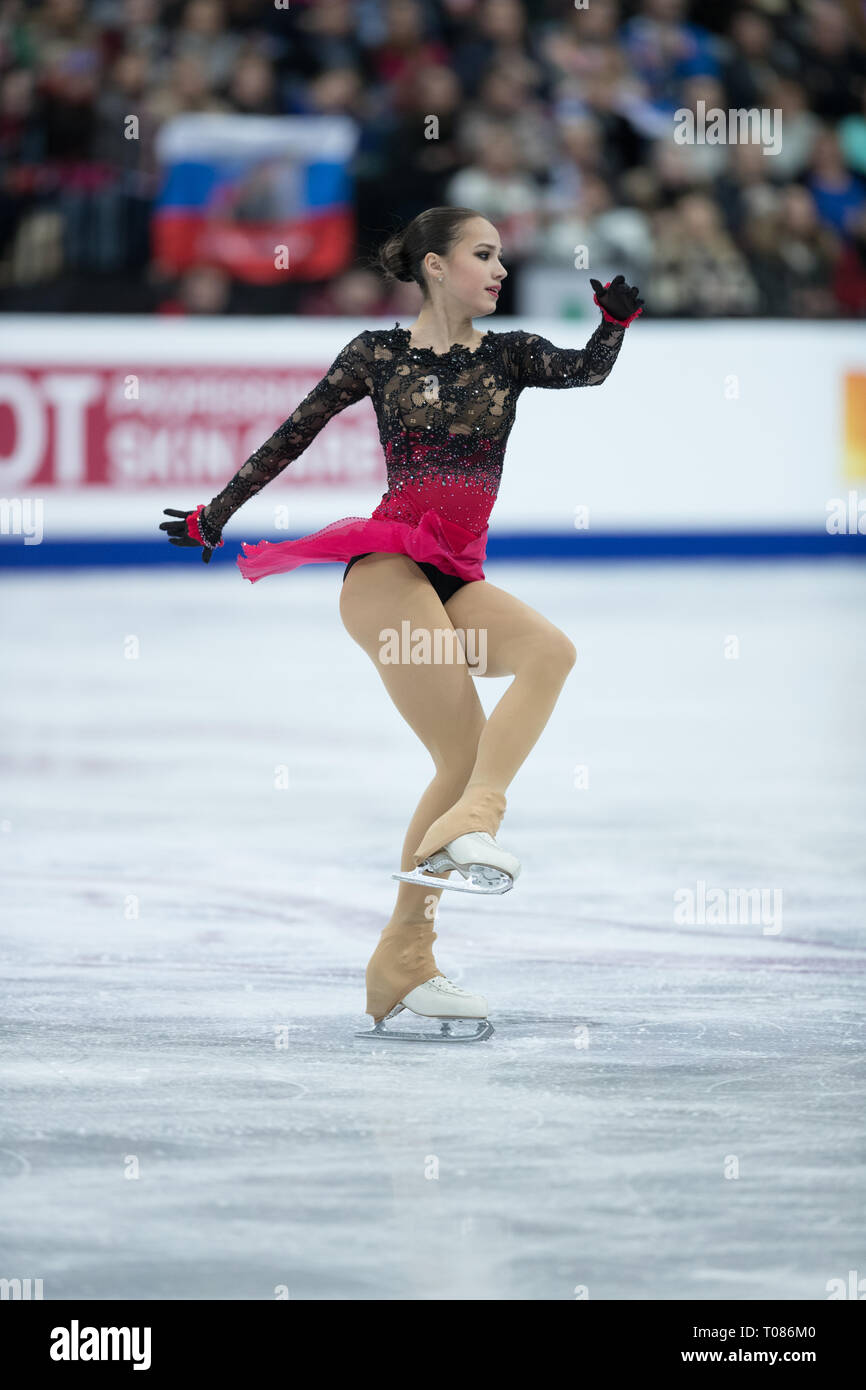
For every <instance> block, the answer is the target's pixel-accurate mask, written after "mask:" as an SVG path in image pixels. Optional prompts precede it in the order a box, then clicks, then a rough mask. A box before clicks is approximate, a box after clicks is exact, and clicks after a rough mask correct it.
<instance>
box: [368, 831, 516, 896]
mask: <svg viewBox="0 0 866 1390" xmlns="http://www.w3.org/2000/svg"><path fill="white" fill-rule="evenodd" d="M451 869H456V870H457V872H458V874H459V875H460V877H459V878H432V877H430V876H429V875H431V874H446V873H448V872H449V870H451ZM519 874H520V860H519V859H518V858H517V856H516V855H514V854H509V852H508V850H507V849H502V847H501V846H500V845H498V844H497V843H496V841H495V840H494V838H493V836H492V835H488V833H487V831H486V830H473V831H470V833H469V834H468V835H458V836H457V838H456V840H449V841H448V844H447V845H443V846H442V849H437V851H436V853H435V854H431V855H430V857H429V859H425V860H424V861H423V862H422V863H421V864H419V865H417V867H416V868H414V869H410V870H408V871H407V872H405V873H399V874H392V875H391V877H392V878H398V879H400V880H401V882H403V883H419V884H420V885H421V886H422V887H423V888H456V889H457V891H458V892H460V893H507V892H508V891H509V889H511V888H513V887H514V884H515V880H516V879H517V877H518V875H519ZM425 875H426V876H425Z"/></svg>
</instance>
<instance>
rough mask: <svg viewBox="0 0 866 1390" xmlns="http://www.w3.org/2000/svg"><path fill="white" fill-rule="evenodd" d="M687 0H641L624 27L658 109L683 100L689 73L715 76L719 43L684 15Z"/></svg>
mask: <svg viewBox="0 0 866 1390" xmlns="http://www.w3.org/2000/svg"><path fill="white" fill-rule="evenodd" d="M686 12H687V0H642V3H641V5H640V9H639V12H638V13H637V14H636V15H635V16H634V18H632V19H630V20H628V21H627V22H626V24H624V25H623V28H622V37H623V42H624V45H625V50H626V53H627V55H628V58H629V61H630V63H631V65H632V67H633V68H634V71H635V72H636V73H637V74H638V76H639V77H641V78H642V79H643V80H644V82H645V83H646V86H647V90H648V94H649V98H650V101H651V102H652V104H653V105H654V106H655V107H656V108H657V109H658V110H659V111H661V112H664V113H668V112H669V113H673V112H674V111H675V110H676V109H677V107H679V106H682V104H683V83H684V82H685V80H686V78H687V77H699V76H704V75H706V76H710V77H717V76H718V75H719V69H720V65H719V60H718V58H717V56H716V52H717V49H718V43H717V41H716V40H715V39H714V37H713V35H712V34H710V33H708V32H707V30H706V29H703V28H701V26H700V25H698V24H691V23H689V21H688V20H687V19H686V18H685V15H686Z"/></svg>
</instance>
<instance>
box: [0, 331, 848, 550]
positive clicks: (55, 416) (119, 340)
mask: <svg viewBox="0 0 866 1390" xmlns="http://www.w3.org/2000/svg"><path fill="white" fill-rule="evenodd" d="M410 322H411V319H408V318H407V319H406V320H405V321H404V322H403V324H402V326H404V327H407V326H408V325H409V323H410ZM392 325H393V320H391V319H389V320H387V321H386V320H355V319H309V318H304V319H296V318H288V319H287V318H279V319H264V320H263V319H260V318H256V319H248V318H243V319H241V318H238V319H207V320H198V319H194V320H188V319H174V318H165V319H153V318H148V319H144V318H141V319H139V318H128V317H116V318H114V317H97V318H88V317H78V316H76V317H69V316H65V315H57V316H55V315H38V316H16V315H7V316H5V318H4V328H5V331H4V333H3V336H2V342H0V499H2V502H3V517H2V536H0V549H2V551H3V553H4V558H5V559H6V561H7V563H29V562H31V561H37V560H47V559H50V557H51V555H52V554H58V555H61V556H66V557H69V556H71V554H72V552H73V551H76V550H78V551H81V550H82V548H83V550H84V553H85V554H86V553H87V552H88V547H89V548H90V550H91V551H92V552H93V554H94V555H96V552H97V551H99V550H100V546H101V555H100V558H101V560H107V561H108V562H109V563H111V562H112V560H111V558H110V557H111V556H114V558H115V559H116V560H117V561H118V562H123V561H124V559H125V560H126V562H129V561H130V560H132V561H133V562H138V561H139V560H142V561H146V560H148V559H149V558H153V559H155V558H157V557H156V555H155V554H154V555H153V556H151V555H150V554H149V552H150V551H156V549H161V551H163V552H165V551H168V552H169V554H171V550H170V548H169V547H167V546H165V543H164V537H163V536H162V535H161V533H160V532H159V530H158V524H159V522H160V521H161V520H162V519H163V518H162V508H163V507H170V506H176V507H184V508H186V507H192V506H195V505H196V504H197V503H199V502H202V501H207V500H209V499H210V497H212V496H213V495H214V493H215V492H217V491H219V489H220V488H221V487H222V486H223V485H224V484H225V483H226V482H227V481H228V480H229V478H231V477H232V476H233V474H234V473H235V472H236V470H237V469H238V468H239V467H240V466H241V464H242V463H243V462H244V460H245V459H246V458H247V457H248V456H249V454H250V453H251V452H252V451H253V450H254V449H255V448H256V447H258V445H259V444H260V443H262V442H263V440H264V439H265V438H267V436H268V434H269V433H271V431H272V430H273V429H274V428H275V427H276V426H277V425H278V424H279V423H281V421H282V420H283V419H285V418H287V417H288V416H289V415H290V414H291V413H292V411H293V410H294V409H295V407H296V405H297V404H298V402H299V401H300V400H301V399H302V398H303V396H304V395H305V394H306V392H307V391H308V390H309V389H310V387H311V386H312V385H314V384H315V382H316V381H317V380H318V379H319V378H320V376H321V375H322V374H323V373H324V371H325V370H326V368H327V367H328V366H329V365H330V363H331V362H332V361H333V359H334V357H335V356H336V354H337V352H338V351H339V350H340V348H341V347H342V346H343V345H344V344H345V343H347V342H348V341H349V340H350V339H351V338H352V337H354V336H355V334H356V333H358V332H360V331H361V330H362V329H364V328H371V327H372V328H376V327H391V326H392ZM478 326H479V327H481V328H484V327H486V328H489V329H490V330H492V331H494V332H497V331H500V332H501V331H506V330H508V329H512V328H518V327H519V328H525V329H528V330H531V331H534V332H538V333H541V334H542V335H543V336H545V337H547V338H549V339H550V340H551V341H552V342H554V343H555V344H557V345H558V346H562V347H573V348H580V347H582V346H583V344H584V343H585V342H586V340H587V338H588V337H589V335H590V333H591V332H592V330H593V328H594V326H595V320H594V319H593V320H589V319H587V320H581V321H575V322H570V321H561V320H550V319H545V320H533V321H529V320H525V319H517V318H508V319H506V318H502V319H497V320H490V321H488V322H487V323H486V324H485V323H482V322H481V321H480V320H479V324H478ZM386 486H387V483H386V477H385V465H384V458H383V456H382V451H381V446H380V444H379V441H378V435H377V430H376V423H375V418H374V415H373V410H372V405H371V403H370V402H369V400H365V401H362V402H360V403H358V404H357V405H355V406H352V407H350V409H349V410H347V411H345V412H343V413H342V414H341V415H340V416H337V417H335V419H334V420H332V421H331V422H330V423H329V424H328V425H327V426H326V427H325V429H324V430H323V431H322V433H321V434H320V435H319V437H318V438H317V439H316V440H315V441H314V443H313V445H311V447H310V449H309V450H307V452H306V453H305V454H304V455H303V456H302V457H301V458H300V459H298V460H296V461H295V462H293V463H292V464H290V465H289V467H288V468H287V469H286V470H285V472H284V474H283V475H281V477H280V478H279V479H277V480H276V481H275V482H274V483H273V484H271V485H270V486H269V487H268V488H266V489H265V490H264V491H263V492H262V494H260V495H259V496H258V497H256V498H255V499H252V500H251V501H250V502H249V503H247V504H246V505H245V506H244V508H243V509H242V511H241V512H239V513H238V514H237V516H236V517H234V518H233V519H232V521H231V522H230V523H229V526H228V527H227V529H226V540H227V546H226V550H229V549H230V548H231V551H232V555H234V554H235V553H236V550H235V549H234V547H235V546H236V545H238V544H239V542H240V541H241V540H248V541H255V540H258V539H260V538H261V537H262V536H270V537H272V538H275V539H285V538H286V537H287V536H290V535H303V534H305V533H307V532H309V531H313V530H316V529H318V528H319V527H320V526H323V525H326V524H327V523H328V522H329V521H333V520H335V519H337V518H339V517H342V516H351V515H360V516H366V515H369V513H370V512H371V511H372V509H373V508H374V507H375V506H376V504H377V502H378V501H379V499H380V497H381V495H382V493H383V492H384V491H385V488H386ZM28 517H29V518H30V520H31V522H32V523H34V524H31V526H30V528H29V531H30V536H31V540H30V543H29V544H27V545H25V537H24V534H23V533H25V532H27V530H28V524H27V523H28ZM37 519H39V520H40V528H39V535H40V537H41V538H38V537H37V527H36V525H35V522H36V520H37ZM858 523H859V526H860V528H861V530H862V532H863V533H866V334H864V332H863V329H862V325H858V324H850V325H849V324H832V323H804V322H799V321H798V322H787V321H784V322H783V321H770V322H766V321H761V322H754V321H742V322H741V321H731V320H727V321H721V322H702V323H684V322H664V323H653V322H649V321H647V322H644V321H643V320H638V321H637V323H635V324H634V325H633V326H632V327H631V328H630V329H629V330H628V333H627V335H626V341H625V343H624V345H623V349H622V352H621V354H620V357H619V360H618V362H617V364H616V366H615V368H614V371H613V373H612V375H611V376H610V378H609V379H608V381H607V382H605V383H604V384H603V385H602V386H601V387H600V388H598V389H586V390H579V391H556V390H550V391H546V390H535V389H530V390H526V391H524V393H523V394H522V396H521V399H520V402H519V405H518V410H517V420H516V423H515V426H514V429H513V431H512V434H511V438H510V441H509V447H508V453H507V457H506V462H505V470H504V474H503V481H502V487H501V491H500V495H499V498H498V500H497V503H496V506H495V508H494V511H493V514H492V518H491V527H490V544H489V547H488V554H490V555H491V556H493V555H495V554H497V553H501V554H512V555H520V556H521V557H523V558H537V557H540V556H545V555H560V556H575V555H579V554H580V553H581V551H583V552H585V553H586V554H590V555H591V554H593V553H598V552H599V547H601V553H605V551H604V545H605V541H606V540H607V541H610V542H611V545H612V547H613V550H614V551H616V550H618V551H619V552H621V553H623V554H625V555H631V554H640V553H643V551H642V547H641V538H647V537H653V536H655V537H658V536H659V535H660V534H662V535H667V536H668V537H670V536H673V537H679V538H680V539H681V540H683V541H684V542H686V543H687V544H686V548H687V549H688V548H691V549H693V550H694V551H695V552H696V553H700V551H701V549H702V548H704V543H705V542H706V547H707V548H708V549H709V550H711V551H712V550H713V548H714V547H715V552H714V553H718V549H719V546H721V550H722V551H723V552H724V551H725V549H729V550H730V551H731V552H732V553H735V552H736V551H737V549H738V546H740V545H741V544H743V543H745V545H746V549H747V550H748V544H747V542H748V538H749V537H751V538H752V539H754V538H756V537H758V538H760V537H764V538H775V540H776V542H777V544H778V547H779V549H780V550H781V551H783V552H784V551H785V550H786V549H792V550H795V551H797V550H798V547H799V552H800V553H802V550H803V548H805V551H806V552H807V553H808V552H810V551H812V552H817V551H819V550H820V551H822V552H826V551H828V550H832V549H836V552H837V553H839V552H840V551H841V550H842V549H843V548H844V550H845V551H846V552H847V553H851V551H852V550H856V551H857V552H858V553H863V546H864V543H866V534H859V533H858ZM786 537H788V538H792V544H791V545H790V546H787V545H786V541H785V538H786ZM793 538H798V539H797V540H796V541H795V540H794V539H793ZM37 540H38V544H37ZM123 541H125V542H127V544H126V545H123V544H118V542H123ZM71 542H74V543H75V544H74V545H70V543H71ZM129 542H134V544H133V545H131V546H130V545H129ZM58 543H59V549H55V547H57V545H58ZM674 548H675V549H676V546H675V547H674ZM771 548H772V547H771ZM37 549H39V550H40V552H41V553H40V554H39V555H38V556H37V555H36V554H35V552H36V550H37ZM644 549H645V548H644ZM22 550H24V551H29V554H27V555H24V554H22V553H21V552H22ZM13 552H15V553H13ZM220 558H221V559H222V558H223V556H221V557H220ZM81 559H82V556H81V555H79V556H78V558H77V560H73V562H76V563H80V562H81Z"/></svg>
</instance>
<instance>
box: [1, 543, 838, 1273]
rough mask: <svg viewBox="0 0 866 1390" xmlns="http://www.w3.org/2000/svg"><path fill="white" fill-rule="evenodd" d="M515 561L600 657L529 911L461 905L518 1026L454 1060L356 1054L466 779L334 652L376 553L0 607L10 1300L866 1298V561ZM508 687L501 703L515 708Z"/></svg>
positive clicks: (511, 898) (524, 805) (541, 800)
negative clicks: (726, 911)
mask: <svg viewBox="0 0 866 1390" xmlns="http://www.w3.org/2000/svg"><path fill="white" fill-rule="evenodd" d="M487 574H488V578H489V579H490V580H491V582H493V583H496V584H499V585H501V586H502V587H504V588H507V589H508V590H509V591H511V592H513V593H515V594H517V595H518V596H519V597H520V598H522V599H523V600H524V601H525V602H528V603H530V604H531V605H532V606H533V607H535V608H538V609H539V610H541V611H542V612H544V613H545V614H546V615H547V616H548V617H549V618H550V619H551V620H552V621H554V622H555V623H557V624H558V625H559V626H560V627H562V628H564V629H565V631H567V632H568V633H569V635H570V636H571V637H572V639H573V640H574V642H575V644H576V645H577V648H578V652H579V660H578V663H577V665H576V667H575V669H574V670H573V671H572V673H571V675H570V676H569V679H568V682H567V684H566V686H565V689H564V691H563V694H562V696H561V699H560V702H559V704H558V706H557V708H556V711H555V712H554V715H553V717H552V719H551V721H550V723H549V724H548V726H547V728H546V730H545V732H544V734H543V735H542V738H541V740H540V741H539V743H538V744H537V746H536V748H535V749H534V750H533V752H532V753H531V754H530V757H529V759H528V761H527V762H526V763H525V764H524V766H523V768H522V769H521V770H520V772H519V773H518V776H517V777H516V779H515V781H514V782H513V783H512V785H511V787H510V789H509V792H508V814H507V817H506V820H505V822H504V823H503V828H502V830H501V832H500V836H499V838H500V840H501V842H502V843H503V844H505V845H506V847H508V848H512V849H514V850H515V852H516V853H518V854H519V856H520V859H521V861H522V864H523V873H522V876H521V879H520V880H519V882H518V885H517V887H516V888H515V890H514V891H513V892H512V893H509V894H506V895H504V896H503V897H497V898H492V899H490V900H489V901H480V902H479V901H478V900H477V899H475V898H472V899H469V900H467V899H466V895H463V894H457V893H453V894H447V893H446V894H445V896H444V898H443V902H442V906H441V909H440V914H439V924H438V929H439V941H438V943H437V960H438V963H439V966H440V968H441V969H442V970H444V971H445V972H446V973H447V974H448V975H449V976H450V978H452V979H454V980H457V981H460V982H462V983H464V984H465V985H466V986H468V987H470V988H472V989H477V990H479V991H481V992H482V993H483V994H485V995H486V996H487V998H488V999H489V1001H490V1005H491V1019H492V1021H493V1023H494V1025H495V1027H496V1034H495V1037H494V1038H493V1039H491V1040H490V1041H489V1042H485V1043H481V1044H477V1045H467V1046H465V1047H454V1046H444V1047H439V1048H437V1047H436V1046H435V1045H432V1044H431V1045H430V1046H425V1045H408V1044H407V1045H405V1046H404V1047H400V1046H399V1045H398V1044H390V1045H385V1044H369V1043H365V1042H360V1041H357V1042H356V1041H355V1039H354V1036H353V1035H354V1032H355V1030H356V1029H358V1028H359V1027H364V1026H365V1025H368V1024H369V1022H370V1020H369V1019H368V1018H367V1017H366V1016H365V1015H364V1013H363V1009H364V980H363V976H364V966H365V963H366V960H367V958H368V956H369V955H370V953H371V951H372V950H373V947H374V945H375V942H376V938H377V935H378V932H379V930H380V929H381V927H382V926H383V925H384V923H385V921H386V920H387V917H388V915H389V913H390V910H391V905H392V902H393V895H394V893H395V892H396V888H397V885H396V884H395V883H392V882H391V880H390V879H389V874H390V872H391V871H392V869H394V868H396V867H398V855H399V848H400V845H401V843H402V839H403V834H404V831H405V827H406V824H407V822H408V820H409V818H410V815H411V812H412V810H413V808H414V806H415V804H416V802H417V800H418V797H419V796H420V793H421V791H422V789H423V787H424V786H425V785H426V783H427V781H428V780H429V777H430V775H431V764H430V762H429V758H428V755H427V754H426V752H425V751H424V750H423V748H422V747H421V745H420V743H418V741H417V740H416V738H415V736H414V734H413V733H412V732H411V730H409V728H408V727H407V726H406V725H405V724H403V723H402V722H401V720H400V717H399V715H398V714H397V713H396V711H395V710H394V708H393V707H392V706H391V705H390V703H389V702H388V699H387V696H386V694H385V690H384V687H383V686H382V684H381V682H380V680H379V677H378V676H377V674H376V672H375V670H374V668H373V666H372V664H371V663H370V661H369V659H368V658H367V657H366V656H365V655H364V654H363V652H362V651H361V650H360V648H358V647H357V646H356V645H355V644H354V643H353V642H352V641H351V640H350V639H349V638H348V636H347V635H346V633H345V631H344V629H343V627H342V625H341V623H340V619H339V614H338V611H337V598H338V594H339V586H340V578H341V575H342V568H341V567H339V566H336V565H327V566H311V567H309V568H307V569H302V570H299V571H296V572H295V573H293V574H290V575H285V576H274V577H271V578H269V579H268V580H266V581H263V582H262V583H260V584H257V585H255V586H254V587H251V586H250V585H249V584H246V583H244V582H243V581H242V580H241V579H240V578H239V577H238V575H237V574H236V573H235V572H234V571H233V570H232V569H230V568H229V567H226V568H224V569H214V570H213V571H210V570H208V569H207V568H206V567H204V566H202V565H201V564H200V563H195V560H194V559H191V558H190V557H188V556H179V559H178V565H177V568H176V570H175V569H172V570H170V571H167V572H161V571H127V572H111V571H100V572H91V573H72V574H51V573H48V572H43V573H39V574H34V575H33V576H30V577H28V576H25V575H21V574H16V575H14V576H12V577H6V578H5V580H4V582H3V586H2V591H0V604H2V610H3V617H2V640H3V650H4V654H5V660H4V666H5V668H6V670H5V678H4V691H3V697H2V699H3V705H2V721H3V722H2V729H3V738H2V767H3V779H2V780H3V792H2V804H0V823H2V828H0V854H2V874H3V889H2V895H3V902H4V923H3V929H2V968H3V975H4V979H5V986H4V994H5V996H6V998H5V1003H4V1008H3V1031H2V1042H3V1062H2V1089H3V1107H2V1114H3V1119H2V1131H0V1206H2V1220H0V1225H2V1231H3V1235H2V1259H0V1276H2V1277H5V1278H15V1277H18V1278H22V1279H23V1278H42V1279H43V1281H44V1295H45V1298H46V1299H56V1298H71V1297H75V1298H86V1299H89V1298H107V1297H118V1298H123V1299H132V1298H145V1299H156V1298H170V1299H201V1298H219V1299H271V1298H273V1297H274V1290H275V1289H276V1288H278V1287H279V1286H286V1287H287V1289H288V1293H289V1296H290V1297H291V1298H294V1299H385V1300H390V1299H413V1300H415V1299H422V1300H438V1299H461V1300H464V1299H469V1300H471V1299H503V1300H521V1299H544V1300H548V1299H550V1300H560V1299H563V1300H568V1299H573V1298H574V1297H575V1290H576V1289H577V1288H578V1287H580V1286H585V1287H586V1289H587V1290H588V1293H589V1297H590V1298H591V1299H611V1298H612V1299H642V1298H663V1299H686V1298H702V1299H711V1298H723V1299H762V1298H784V1299H792V1298H806V1299H824V1298H826V1297H827V1287H826V1286H827V1281H828V1280H830V1279H833V1278H841V1279H847V1277H848V1271H849V1270H850V1269H857V1270H859V1273H860V1276H861V1277H862V1276H864V1275H866V1245H864V1220H863V1183H864V1173H866V1153H864V1138H863V1134H864V1124H863V1113H864V1106H863V1091H864V1067H863V1062H864V1050H866V1049H864V1024H863V983H864V967H866V912H864V880H866V875H864V855H866V810H864V790H863V789H864V781H866V778H864V773H866V735H864V724H863V698H864V697H863V691H864V676H866V644H864V640H863V637H864V618H863V613H864V602H866V570H864V567H863V566H862V565H861V566H859V567H858V566H856V565H852V564H846V563H838V564H825V565H821V564H814V565H808V564H794V563H789V564H780V565H778V566H761V565H745V564H732V565H710V564H696V565H692V566H688V565H685V566H661V565H659V566H649V567H642V566H638V565H635V566H616V567H607V566H604V565H600V566H595V567H586V568H576V567H573V566H569V565H567V564H564V565H561V566H549V567H540V566H534V565H528V564H524V565H517V564H504V563H499V564H494V563H488V566H487ZM732 638H736V639H737V640H738V643H739V655H738V656H732V655H730V653H732V652H733V651H735V650H736V645H735V644H734V643H732V642H731V639H732ZM132 639H137V643H138V654H137V655H132V656H130V655H128V653H135V651H136V647H135V643H134V642H133V641H132ZM726 651H727V652H728V655H726ZM506 686H507V681H506V680H480V681H478V684H477V688H478V690H479V694H480V695H481V699H482V701H483V703H484V705H485V708H486V709H487V710H488V711H489V709H490V708H491V707H492V705H493V704H494V703H495V701H496V700H497V699H498V698H499V696H500V695H501V693H502V692H503V691H504V689H505V688H506ZM581 768H583V769H584V771H583V772H581V771H580V769H581ZM280 769H285V780H286V781H287V783H288V785H287V787H286V788H285V789H282V788H280V787H278V786H277V785H276V783H277V782H278V781H279V778H280V772H279V770H280ZM586 781H588V786H583V785H580V784H581V783H582V782H586ZM576 784H577V785H576ZM699 882H703V883H705V884H706V885H707V891H709V890H711V889H721V890H723V891H724V892H727V891H728V890H730V889H732V888H750V889H763V890H765V892H766V894H767V898H768V901H771V900H772V893H773V891H774V890H776V889H778V890H780V891H781V893H782V898H781V904H782V915H781V929H780V930H778V931H774V930H773V928H772V926H770V929H769V930H768V929H767V923H766V922H765V923H764V924H762V923H761V922H760V920H757V921H735V922H733V923H731V922H714V921H704V922H697V923H695V924H693V925H689V924H688V923H683V922H681V921H677V920H675V896H674V895H675V894H677V893H680V894H682V893H683V892H684V891H685V892H688V891H690V890H691V891H694V892H695V894H697V892H698V889H697V885H698V883H699ZM278 1044H279V1045H278ZM134 1161H137V1164H138V1174H139V1175H138V1176H137V1177H136V1176H127V1174H129V1173H134V1171H135V1169H134V1166H133V1163H134ZM735 1165H738V1172H739V1176H737V1177H732V1176H726V1171H727V1172H728V1173H730V1171H731V1170H732V1169H733V1167H734V1166H735Z"/></svg>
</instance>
